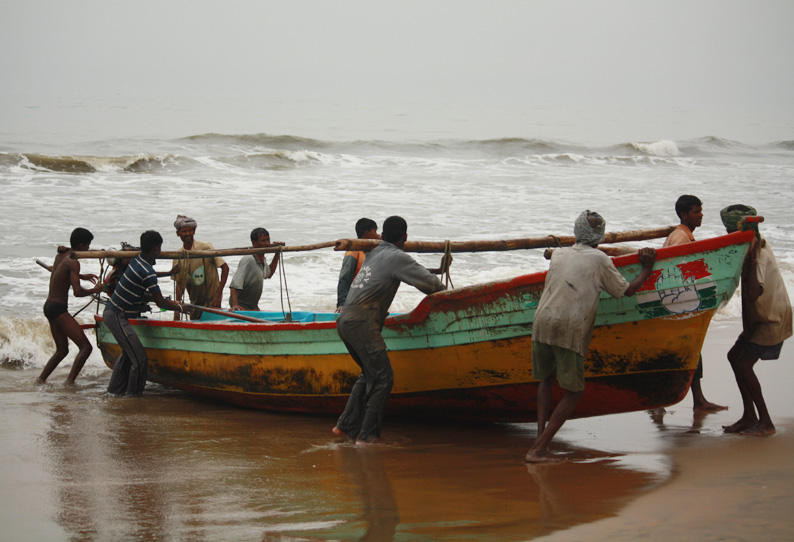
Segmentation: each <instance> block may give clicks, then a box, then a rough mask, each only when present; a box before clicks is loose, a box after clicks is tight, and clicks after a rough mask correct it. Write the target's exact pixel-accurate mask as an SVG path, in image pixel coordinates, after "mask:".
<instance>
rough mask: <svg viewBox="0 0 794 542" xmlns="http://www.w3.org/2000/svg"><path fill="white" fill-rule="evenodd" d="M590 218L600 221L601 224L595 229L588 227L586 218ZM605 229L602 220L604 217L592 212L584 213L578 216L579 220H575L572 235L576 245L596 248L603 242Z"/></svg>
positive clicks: (605, 224) (604, 223)
mask: <svg viewBox="0 0 794 542" xmlns="http://www.w3.org/2000/svg"><path fill="white" fill-rule="evenodd" d="M591 216H592V217H595V218H598V219H599V220H600V221H601V224H600V225H598V226H597V227H595V228H594V227H592V226H591V225H590V221H589V220H588V218H589V217H591ZM606 227H607V223H606V221H605V220H604V217H602V216H601V215H600V214H598V213H595V212H592V211H584V212H583V213H582V214H580V215H579V218H577V219H576V222H575V223H574V225H573V234H574V236H575V237H576V242H577V243H583V244H585V245H590V246H596V245H597V244H599V243H601V242H602V241H603V240H604V231H605V230H606Z"/></svg>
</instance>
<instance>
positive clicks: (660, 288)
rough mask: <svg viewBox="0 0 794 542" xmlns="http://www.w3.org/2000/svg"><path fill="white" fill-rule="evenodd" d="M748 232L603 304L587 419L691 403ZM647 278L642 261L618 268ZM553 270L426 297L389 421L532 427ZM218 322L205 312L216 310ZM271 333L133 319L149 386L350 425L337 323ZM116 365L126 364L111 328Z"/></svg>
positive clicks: (109, 355)
mask: <svg viewBox="0 0 794 542" xmlns="http://www.w3.org/2000/svg"><path fill="white" fill-rule="evenodd" d="M751 238H752V234H751V233H749V232H745V233H739V234H733V235H731V236H724V237H720V238H715V239H713V240H707V241H701V242H698V243H690V244H689V245H680V246H677V247H670V248H665V249H662V250H660V251H659V258H658V259H657V265H656V267H655V270H654V273H653V275H652V276H651V278H649V279H648V281H646V283H645V284H644V285H643V287H642V288H641V290H640V291H639V292H638V294H637V295H636V296H634V297H631V298H622V299H619V300H616V299H613V298H610V297H608V296H606V295H605V294H604V295H603V296H602V298H601V300H600V301H599V310H598V315H597V317H596V328H595V331H594V335H593V341H592V343H591V347H590V351H589V353H588V356H587V360H586V364H585V371H586V374H585V376H586V378H587V388H586V391H585V395H584V397H583V399H582V400H581V401H580V403H579V405H578V406H577V408H576V410H575V411H574V416H575V417H583V416H594V415H601V414H608V413H615V412H626V411H632V410H643V409H648V408H655V407H659V406H666V405H669V404H673V403H676V402H677V401H679V400H681V399H682V398H683V397H684V395H685V394H686V392H687V390H688V387H689V384H690V382H691V378H692V374H693V372H694V370H695V368H696V366H697V361H698V354H699V352H700V348H701V347H702V344H703V340H704V339H705V335H706V331H707V329H708V325H709V322H710V320H711V317H712V315H713V314H714V311H715V310H716V309H717V307H718V306H719V305H720V304H722V303H724V302H725V301H727V299H728V298H729V297H730V296H731V295H732V294H733V292H734V290H735V289H736V286H737V285H738V281H739V275H740V270H741V263H742V261H743V259H744V256H745V254H746V251H747V246H748V242H749V240H750V239H751ZM615 263H616V265H617V266H618V268H619V269H620V270H621V272H622V273H623V274H624V275H625V276H627V277H633V276H634V275H635V274H636V273H637V272H638V271H639V265H638V262H637V257H636V256H624V257H620V258H616V259H615ZM544 279H545V273H536V274H533V275H524V276H521V277H516V278H515V279H511V280H507V281H500V282H495V283H489V284H482V285H475V286H471V287H467V288H461V289H457V290H452V291H448V292H441V293H438V294H434V295H432V296H428V297H426V298H425V299H424V300H423V301H422V302H421V303H420V304H419V305H418V306H417V308H416V309H414V310H413V311H411V312H409V313H406V314H401V315H396V316H392V317H390V318H389V319H387V321H386V327H385V328H384V338H385V339H386V342H387V345H388V347H389V356H390V358H391V361H392V366H393V368H394V373H395V386H394V388H393V391H392V396H391V399H390V402H389V407H388V413H389V415H391V416H397V415H400V416H416V417H422V418H428V417H432V418H457V419H466V420H499V421H525V420H531V419H533V418H534V416H535V412H534V408H535V406H534V404H535V397H536V393H537V385H538V382H537V381H535V380H533V377H532V369H531V363H530V359H531V357H530V356H531V333H532V321H533V319H534V312H535V308H536V307H537V303H538V300H539V298H540V294H541V292H542V287H543V281H544ZM205 314H206V313H205ZM305 314H306V315H308V316H310V317H311V318H309V319H307V320H305V321H303V320H295V321H293V322H289V323H287V322H276V323H268V324H250V323H244V324H241V323H237V322H230V321H228V320H227V321H203V320H202V321H199V322H172V321H155V320H152V321H149V320H141V321H133V325H134V326H136V332H137V333H138V336H139V337H140V338H141V341H142V342H143V344H144V346H145V347H146V348H147V351H148V352H149V357H150V362H149V363H150V369H149V370H150V380H153V381H155V382H160V383H162V384H166V385H169V386H172V387H175V388H179V389H183V390H185V391H187V392H189V393H193V394H196V395H201V396H205V397H213V398H217V399H221V400H224V401H228V402H230V403H233V404H237V405H241V406H247V407H254V408H265V409H272V410H278V411H283V412H300V413H314V414H328V415H338V414H339V413H340V412H341V410H342V409H343V408H344V404H345V402H346V400H347V394H348V393H349V391H350V388H351V386H352V384H353V381H354V380H355V379H356V377H357V376H358V368H357V367H356V366H355V364H354V363H353V362H352V360H351V359H350V357H349V355H348V353H347V351H346V350H345V348H344V345H343V344H342V342H341V341H340V340H339V338H338V336H337V334H336V324H335V321H334V318H335V316H334V315H332V314H322V313H320V314H314V313H305ZM97 342H98V344H99V345H100V348H101V350H102V353H103V356H104V358H105V361H106V363H108V365H112V363H113V360H114V359H115V358H116V356H117V355H118V354H119V353H120V351H119V348H118V346H117V345H116V344H115V340H114V339H113V337H112V335H111V334H110V333H109V331H108V330H107V328H106V327H105V326H104V325H103V324H102V323H101V318H99V325H98V327H97Z"/></svg>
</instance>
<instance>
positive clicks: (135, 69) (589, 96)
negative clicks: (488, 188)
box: [0, 0, 794, 116]
mask: <svg viewBox="0 0 794 542" xmlns="http://www.w3.org/2000/svg"><path fill="white" fill-rule="evenodd" d="M0 3H1V4H2V12H3V17H2V19H0V50H2V54H0V73H2V74H3V75H2V87H3V89H2V90H0V98H1V99H3V100H4V101H6V102H7V101H8V100H12V99H14V98H13V97H14V96H19V95H27V96H30V95H71V96H121V97H124V96H160V97H170V98H171V99H173V100H179V99H180V97H186V96H198V97H213V96H223V97H226V98H231V97H234V96H241V97H251V96H258V97H261V98H262V99H272V100H290V99H303V100H311V99H314V98H318V99H319V98H320V97H321V98H322V99H323V100H342V101H346V102H348V103H353V102H355V101H356V100H362V101H367V102H368V103H375V104H377V103H378V102H380V101H382V102H387V101H389V100H393V99H403V100H411V101H419V102H422V103H425V104H426V105H428V106H432V104H445V103H448V102H459V103H477V102H497V101H498V102H500V103H504V104H519V105H520V104H556V105H560V106H565V105H576V106H580V107H582V106H601V105H603V106H615V105H618V106H637V107H645V106H655V107H676V108H711V109H715V110H731V109H736V108H740V109H742V110H746V111H763V112H765V113H767V114H771V113H781V114H786V115H789V116H790V115H791V114H792V111H794V99H792V96H793V95H794V93H793V92H792V88H794V62H792V60H791V58H792V54H793V53H794V32H792V31H791V29H792V26H794V25H793V24H792V23H794V2H791V1H790V0H784V1H752V2H751V1H726V0H719V1H717V0H709V1H678V0H675V1H666V2H653V3H652V2H640V1H629V0H606V1H589V2H588V1H582V2H571V1H554V2H552V1H542V2H535V1H521V2H519V1H481V2H474V1H463V0H456V1H432V0H423V1H400V2H393V1H392V2H381V1H347V2H345V1H333V2H332V1H300V0H297V1H296V0H290V1H284V0H281V1H277V2H274V1H266V0H254V1H247V0H246V1H234V0H230V1H228V2H218V1H212V2H209V1H196V0H189V1H188V0H159V1H148V0H147V1H135V2H118V1H110V0H87V1H82V2H76V1H63V2H58V1H37V0H26V1H25V2H17V1H8V0H0ZM5 105H6V106H8V105H9V104H8V103H6V104H5Z"/></svg>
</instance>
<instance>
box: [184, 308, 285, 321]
mask: <svg viewBox="0 0 794 542" xmlns="http://www.w3.org/2000/svg"><path fill="white" fill-rule="evenodd" d="M182 305H184V306H185V307H188V308H190V309H193V310H196V311H205V312H211V313H213V314H220V315H221V316H228V317H229V318H237V319H238V320H245V321H246V322H258V323H260V324H272V323H273V320H262V319H261V318H254V317H253V316H246V315H245V314H237V313H236V312H231V311H225V310H222V309H213V308H212V307H202V306H200V305H191V304H190V303H182Z"/></svg>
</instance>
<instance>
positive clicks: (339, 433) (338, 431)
mask: <svg viewBox="0 0 794 542" xmlns="http://www.w3.org/2000/svg"><path fill="white" fill-rule="evenodd" d="M331 433H333V434H334V435H336V436H337V437H346V436H347V433H345V432H344V431H342V430H341V429H339V428H338V427H337V426H334V428H333V429H331Z"/></svg>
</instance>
